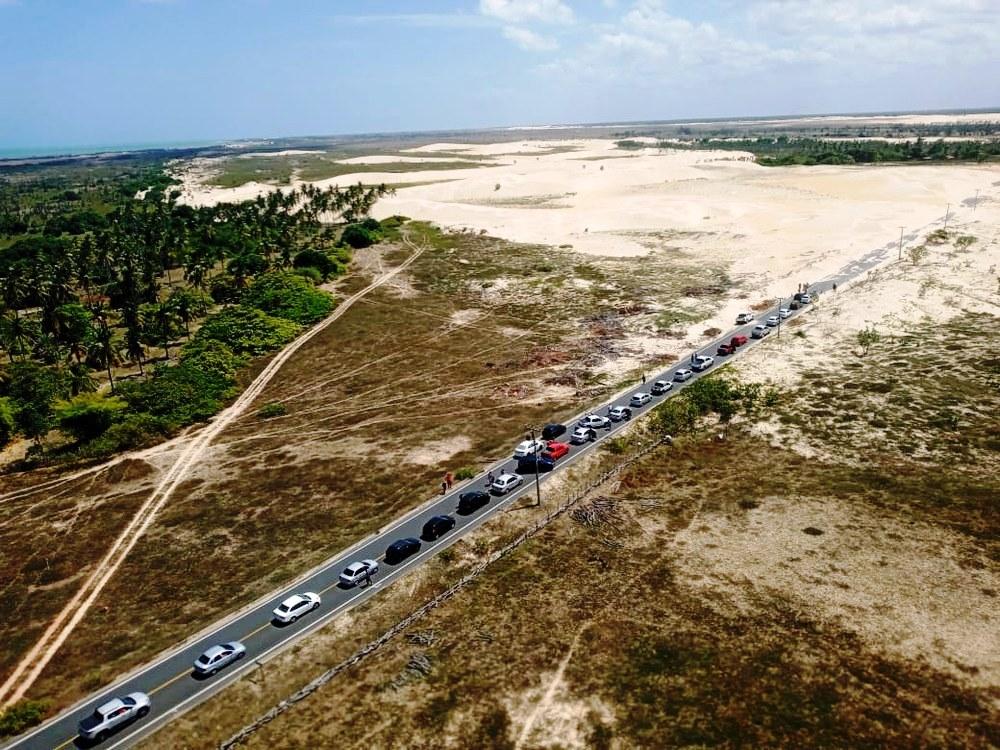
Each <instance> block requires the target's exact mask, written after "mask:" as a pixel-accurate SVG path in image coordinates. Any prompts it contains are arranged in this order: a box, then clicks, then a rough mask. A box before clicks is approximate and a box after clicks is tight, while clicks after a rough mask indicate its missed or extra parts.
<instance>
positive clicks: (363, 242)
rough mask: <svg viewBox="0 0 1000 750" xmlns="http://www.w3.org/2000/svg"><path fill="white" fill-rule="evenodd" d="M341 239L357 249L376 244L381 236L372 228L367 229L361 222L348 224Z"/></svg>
mask: <svg viewBox="0 0 1000 750" xmlns="http://www.w3.org/2000/svg"><path fill="white" fill-rule="evenodd" d="M340 239H341V240H343V242H345V243H346V244H348V245H350V246H351V247H353V248H354V249H355V250H357V249H359V248H362V247H369V246H371V245H374V244H375V243H376V242H378V240H379V237H378V235H377V234H375V233H374V232H372V231H371V230H370V229H365V228H364V227H363V226H361V225H360V224H348V225H347V228H346V229H344V233H343V234H342V235H341V236H340Z"/></svg>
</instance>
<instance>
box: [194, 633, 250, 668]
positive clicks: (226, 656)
mask: <svg viewBox="0 0 1000 750" xmlns="http://www.w3.org/2000/svg"><path fill="white" fill-rule="evenodd" d="M246 655H247V647H246V646H244V645H243V644H242V643H240V642H239V641H232V642H230V643H220V644H219V645H218V646H212V648H210V649H208V651H206V652H205V653H203V654H202V655H201V656H199V657H198V658H197V660H196V661H195V663H194V671H195V672H196V673H197V674H199V675H202V676H204V675H213V674H215V673H216V672H218V671H219V670H220V669H222V668H223V667H228V666H229V665H230V664H232V663H233V662H234V661H239V660H240V659H242V658H243V657H244V656H246Z"/></svg>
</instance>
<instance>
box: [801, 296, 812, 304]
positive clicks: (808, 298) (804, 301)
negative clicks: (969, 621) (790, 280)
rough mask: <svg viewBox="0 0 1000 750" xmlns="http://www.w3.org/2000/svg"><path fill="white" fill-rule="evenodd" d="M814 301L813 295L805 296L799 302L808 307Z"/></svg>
mask: <svg viewBox="0 0 1000 750" xmlns="http://www.w3.org/2000/svg"><path fill="white" fill-rule="evenodd" d="M812 301H813V298H812V295H811V294H803V295H802V296H801V297H799V302H801V303H802V304H803V305H808V304H809V303H810V302H812Z"/></svg>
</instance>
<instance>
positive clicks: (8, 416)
mask: <svg viewBox="0 0 1000 750" xmlns="http://www.w3.org/2000/svg"><path fill="white" fill-rule="evenodd" d="M16 432H17V424H16V423H15V422H14V405H13V404H12V403H11V402H10V399H9V398H0V448H3V447H4V446H5V445H7V443H9V442H10V441H11V440H12V439H13V438H14V434H15V433H16Z"/></svg>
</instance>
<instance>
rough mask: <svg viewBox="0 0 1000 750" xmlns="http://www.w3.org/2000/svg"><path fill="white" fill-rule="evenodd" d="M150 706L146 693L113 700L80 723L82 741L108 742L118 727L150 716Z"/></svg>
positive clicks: (132, 694)
mask: <svg viewBox="0 0 1000 750" xmlns="http://www.w3.org/2000/svg"><path fill="white" fill-rule="evenodd" d="M149 705H150V703H149V696H148V695H146V694H145V693H129V694H128V695H126V696H124V697H122V698H112V699H111V700H109V701H108V702H107V703H102V704H101V705H100V706H98V707H97V708H96V709H94V713H92V714H91V715H90V716H88V717H87V718H85V719H83V720H82V721H81V722H80V725H79V727H78V729H79V733H80V739H82V740H97V741H98V742H100V741H101V740H106V739H107V738H108V737H109V736H110V735H111V732H112V730H114V729H115V728H116V727H120V726H121V725H122V724H125V723H127V722H130V721H132V720H134V719H141V718H142V717H143V716H145V715H146V714H148V713H149Z"/></svg>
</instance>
